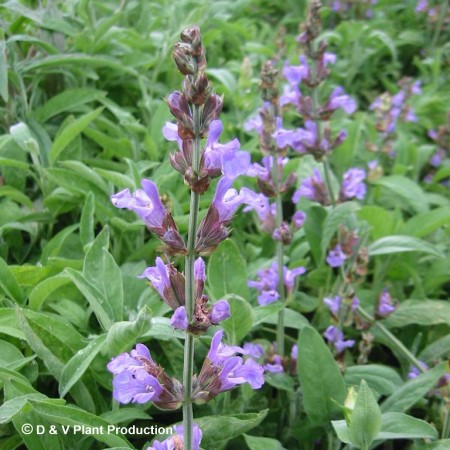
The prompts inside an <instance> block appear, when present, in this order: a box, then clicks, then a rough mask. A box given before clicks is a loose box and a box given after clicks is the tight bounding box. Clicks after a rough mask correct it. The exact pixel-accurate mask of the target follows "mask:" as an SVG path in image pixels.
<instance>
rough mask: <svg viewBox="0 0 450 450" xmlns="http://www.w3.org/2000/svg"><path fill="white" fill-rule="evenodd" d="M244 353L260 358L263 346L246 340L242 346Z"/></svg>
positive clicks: (262, 353)
mask: <svg viewBox="0 0 450 450" xmlns="http://www.w3.org/2000/svg"><path fill="white" fill-rule="evenodd" d="M243 350H244V355H248V356H251V357H252V358H254V359H258V358H261V356H263V355H264V348H263V346H262V345H260V344H254V343H253V342H246V343H245V344H244V346H243Z"/></svg>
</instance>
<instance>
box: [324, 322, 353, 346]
mask: <svg viewBox="0 0 450 450" xmlns="http://www.w3.org/2000/svg"><path fill="white" fill-rule="evenodd" d="M323 335H324V336H325V338H326V339H327V340H328V342H329V343H330V344H333V346H334V348H335V349H336V351H337V352H338V353H342V352H343V351H344V350H345V349H346V348H349V347H353V346H354V345H355V341H354V340H353V339H351V340H350V339H349V340H347V341H345V340H344V333H343V332H342V331H341V330H339V328H337V327H335V326H334V325H330V326H329V327H328V328H327V329H326V330H325V333H324V334H323Z"/></svg>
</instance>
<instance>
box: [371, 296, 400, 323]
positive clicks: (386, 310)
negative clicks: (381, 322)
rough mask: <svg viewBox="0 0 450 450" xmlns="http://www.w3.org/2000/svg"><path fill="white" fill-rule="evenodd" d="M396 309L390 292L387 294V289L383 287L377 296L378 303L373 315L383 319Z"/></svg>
mask: <svg viewBox="0 0 450 450" xmlns="http://www.w3.org/2000/svg"><path fill="white" fill-rule="evenodd" d="M396 309H397V306H396V302H395V301H394V299H393V298H392V296H391V294H389V291H388V290H387V289H384V290H383V292H382V293H381V294H380V296H379V297H378V305H377V309H376V313H375V316H376V317H377V318H379V319H383V318H385V317H387V316H389V315H391V314H392V313H393V312H394V311H395V310H396Z"/></svg>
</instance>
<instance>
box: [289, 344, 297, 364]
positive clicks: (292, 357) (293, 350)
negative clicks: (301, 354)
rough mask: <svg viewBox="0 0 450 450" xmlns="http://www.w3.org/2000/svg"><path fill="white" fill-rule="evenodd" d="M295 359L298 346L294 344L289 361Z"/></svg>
mask: <svg viewBox="0 0 450 450" xmlns="http://www.w3.org/2000/svg"><path fill="white" fill-rule="evenodd" d="M297 358H298V346H297V344H294V345H293V346H292V349H291V359H292V360H293V361H297Z"/></svg>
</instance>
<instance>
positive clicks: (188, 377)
mask: <svg viewBox="0 0 450 450" xmlns="http://www.w3.org/2000/svg"><path fill="white" fill-rule="evenodd" d="M193 116H194V124H195V128H194V132H195V140H194V154H193V168H194V171H195V172H196V173H198V171H199V165H200V132H199V129H200V109H199V107H198V106H197V105H194V106H193ZM199 201H200V195H199V194H197V193H195V192H194V191H191V202H190V210H189V229H188V243H187V250H188V253H187V255H186V258H185V279H186V284H185V297H186V304H185V308H186V314H187V316H188V320H189V322H190V321H191V320H192V316H193V314H194V306H195V305H194V303H195V278H194V263H195V238H196V234H197V222H198V210H199ZM193 371H194V336H193V335H192V334H190V333H188V332H186V340H185V342H184V369H183V387H184V403H183V429H184V431H183V441H184V450H192V428H193V421H194V414H193V411H192V374H193Z"/></svg>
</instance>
